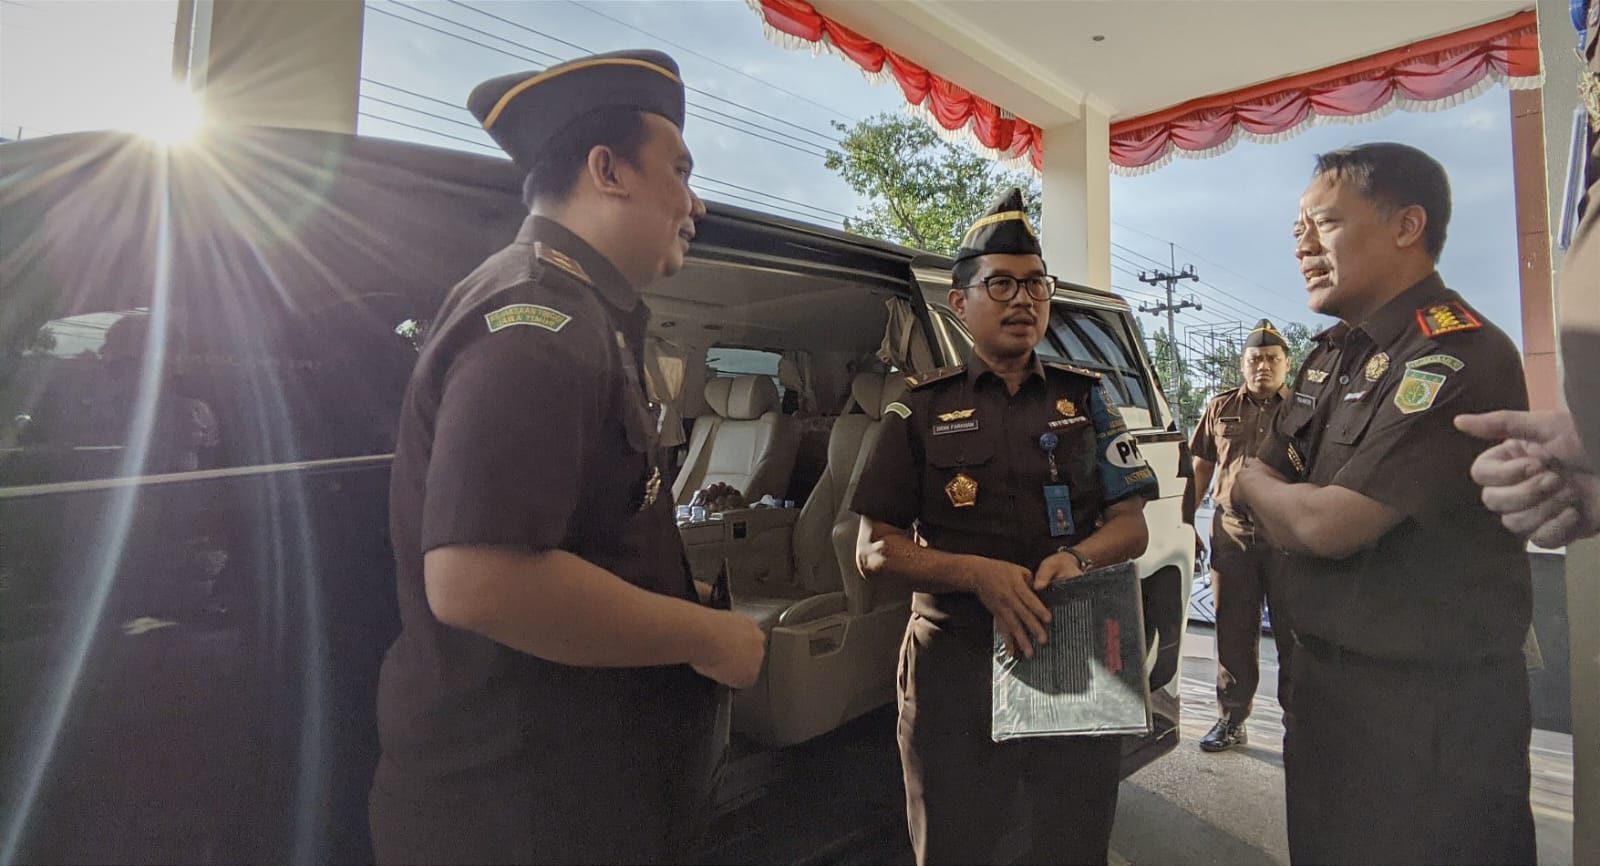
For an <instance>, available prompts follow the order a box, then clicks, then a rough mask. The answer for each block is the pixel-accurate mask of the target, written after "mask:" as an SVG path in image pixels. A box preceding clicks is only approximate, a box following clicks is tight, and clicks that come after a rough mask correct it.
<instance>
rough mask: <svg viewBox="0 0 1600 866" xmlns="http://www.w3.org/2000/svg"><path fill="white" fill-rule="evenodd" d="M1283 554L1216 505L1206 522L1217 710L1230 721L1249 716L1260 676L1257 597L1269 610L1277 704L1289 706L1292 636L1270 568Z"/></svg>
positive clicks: (1259, 627) (1273, 569) (1274, 569)
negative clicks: (1214, 615)
mask: <svg viewBox="0 0 1600 866" xmlns="http://www.w3.org/2000/svg"><path fill="white" fill-rule="evenodd" d="M1281 562H1282V556H1281V555H1280V554H1278V553H1277V551H1275V550H1273V549H1272V547H1271V546H1270V545H1268V544H1266V543H1265V542H1262V541H1259V540H1258V539H1257V538H1256V535H1255V530H1254V529H1253V528H1251V527H1250V526H1249V525H1247V524H1244V523H1241V522H1240V521H1239V519H1238V518H1236V517H1233V516H1232V515H1229V514H1226V513H1224V512H1223V511H1221V510H1220V509H1219V510H1218V511H1217V514H1216V516H1215V517H1214V518H1213V519H1212V521H1211V597H1212V599H1213V600H1214V601H1215V603H1216V609H1217V709H1218V715H1220V716H1221V717H1222V718H1225V719H1228V720H1229V721H1232V722H1235V723H1237V722H1243V721H1244V720H1245V719H1247V718H1249V717H1250V710H1251V707H1252V706H1253V705H1254V702H1255V697H1256V687H1257V685H1259V683H1260V680H1261V670H1260V644H1261V600H1262V599H1266V600H1267V604H1269V605H1271V609H1272V638H1273V642H1274V643H1276V644H1277V645H1278V703H1279V704H1280V705H1281V706H1284V707H1287V706H1288V695H1289V687H1290V683H1291V680H1290V663H1291V658H1290V656H1291V655H1292V654H1293V648H1294V639H1293V638H1292V637H1291V636H1290V629H1289V622H1288V617H1287V616H1286V614H1285V611H1284V609H1283V605H1281V604H1277V603H1275V602H1274V600H1273V596H1274V595H1276V594H1277V591H1276V585H1275V584H1276V582H1277V579H1276V578H1274V576H1273V572H1275V571H1276V570H1277V566H1278V565H1279V564H1280V563H1281Z"/></svg>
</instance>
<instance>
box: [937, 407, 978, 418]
mask: <svg viewBox="0 0 1600 866" xmlns="http://www.w3.org/2000/svg"><path fill="white" fill-rule="evenodd" d="M977 411H978V410H977V409H957V410H955V411H954V412H945V413H944V414H942V415H940V416H939V420H940V421H961V420H964V419H967V418H971V417H972V415H973V413H974V412H977Z"/></svg>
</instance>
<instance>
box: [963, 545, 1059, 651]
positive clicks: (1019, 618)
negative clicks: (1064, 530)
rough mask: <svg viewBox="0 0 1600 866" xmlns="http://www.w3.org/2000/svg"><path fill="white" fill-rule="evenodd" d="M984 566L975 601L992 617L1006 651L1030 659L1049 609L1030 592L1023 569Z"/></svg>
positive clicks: (1005, 564) (997, 564)
mask: <svg viewBox="0 0 1600 866" xmlns="http://www.w3.org/2000/svg"><path fill="white" fill-rule="evenodd" d="M1067 558H1068V559H1071V558H1072V557H1070V556H1069V557H1067ZM987 563H988V566H989V567H988V568H987V569H985V570H984V571H983V572H981V573H980V574H978V576H977V583H978V585H977V593H978V600H979V601H982V602H983V606H984V607H986V608H988V609H989V612H990V613H992V614H994V624H995V626H996V627H997V628H999V629H1000V635H1001V637H1002V638H1004V639H1005V642H1006V651H1007V652H1009V653H1011V655H1012V656H1016V654H1017V652H1018V651H1019V650H1020V651H1021V652H1022V654H1023V655H1024V656H1026V657H1028V658H1030V659H1031V658H1033V645H1034V644H1035V643H1038V644H1042V643H1044V642H1045V625H1047V624H1048V623H1049V622H1050V609H1049V608H1047V607H1045V606H1044V602H1042V601H1040V600H1039V594H1038V593H1036V592H1034V591H1033V574H1031V573H1030V572H1029V571H1028V570H1027V569H1026V568H1023V567H1022V566H1020V565H1015V564H1013V563H1010V562H1001V561H1000V560H998V559H991V560H987ZM1030 637H1031V640H1030Z"/></svg>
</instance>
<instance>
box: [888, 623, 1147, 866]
mask: <svg viewBox="0 0 1600 866" xmlns="http://www.w3.org/2000/svg"><path fill="white" fill-rule="evenodd" d="M989 640H990V638H989V635H988V634H987V633H985V634H982V635H967V634H951V633H946V632H942V631H940V630H939V629H937V628H935V627H933V626H932V625H931V624H930V623H928V622H927V621H926V620H924V619H922V618H921V617H919V616H917V615H915V614H913V615H912V617H911V623H910V625H909V626H908V627H907V629H906V638H905V642H904V643H903V644H902V645H901V650H900V676H899V698H900V726H899V742H900V761H901V766H902V768H903V770H904V772H905V784H906V818H907V824H908V826H909V829H910V831H911V844H912V848H913V849H914V850H915V851H916V856H917V864H918V866H931V864H943V863H961V864H972V863H993V862H995V861H996V857H997V856H998V851H997V849H998V847H999V845H1000V842H1001V840H1002V839H1003V838H1004V837H1006V836H1007V835H1008V834H1010V833H1011V832H1013V831H1015V830H1018V829H1019V828H1020V827H1021V825H1022V824H1023V823H1024V822H1025V823H1026V827H1027V833H1028V837H1029V839H1030V840H1031V841H1030V844H1029V845H1028V847H1027V849H1026V853H1025V854H1024V855H1023V856H1022V857H1021V859H1020V860H1019V861H1018V862H1022V863H1040V864H1043V863H1098V864H1104V863H1105V862H1106V859H1107V853H1108V850H1109V847H1110V844H1111V824H1112V821H1113V820H1114V819H1115V818H1116V813H1117V784H1118V782H1119V781H1120V778H1121V769H1122V738H1121V737H1115V736H1109V737H1042V738H1030V739H1022V740H1011V741H1008V742H1005V743H996V742H994V741H993V740H992V739H991V738H990V735H989V729H990V689H991V683H990V670H991V665H992V662H991V659H990V655H989V651H988V646H989ZM1019 788H1020V793H1021V797H1022V800H1021V801H1020V802H1018V800H1017V797H1018V793H1019Z"/></svg>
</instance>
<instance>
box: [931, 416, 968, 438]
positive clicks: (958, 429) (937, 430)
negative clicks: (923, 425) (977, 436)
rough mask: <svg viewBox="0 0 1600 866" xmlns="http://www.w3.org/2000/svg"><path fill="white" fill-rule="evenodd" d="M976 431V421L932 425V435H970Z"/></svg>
mask: <svg viewBox="0 0 1600 866" xmlns="http://www.w3.org/2000/svg"><path fill="white" fill-rule="evenodd" d="M976 429H978V419H976V418H970V419H968V420H966V421H951V422H950V423H948V424H935V425H933V435H935V436H944V435H945V434H947V433H970V432H972V431H973V430H976Z"/></svg>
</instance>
